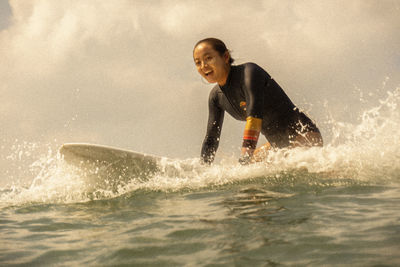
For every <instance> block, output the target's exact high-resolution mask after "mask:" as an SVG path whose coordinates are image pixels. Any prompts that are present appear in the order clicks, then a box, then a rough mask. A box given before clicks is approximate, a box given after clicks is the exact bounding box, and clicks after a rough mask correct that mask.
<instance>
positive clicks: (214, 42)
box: [193, 38, 235, 65]
mask: <svg viewBox="0 0 400 267" xmlns="http://www.w3.org/2000/svg"><path fill="white" fill-rule="evenodd" d="M201 43H208V44H210V45H211V46H212V48H213V49H214V50H215V51H217V52H218V53H219V54H220V56H223V55H224V54H225V52H228V53H229V64H230V65H232V63H233V62H234V61H235V60H234V59H233V58H232V57H231V51H229V50H228V48H226V45H225V44H224V42H222V41H221V40H220V39H217V38H206V39H203V40H200V41H198V42H197V43H196V45H195V46H194V48H196V47H197V46H198V45H199V44H201ZM193 50H194V49H193Z"/></svg>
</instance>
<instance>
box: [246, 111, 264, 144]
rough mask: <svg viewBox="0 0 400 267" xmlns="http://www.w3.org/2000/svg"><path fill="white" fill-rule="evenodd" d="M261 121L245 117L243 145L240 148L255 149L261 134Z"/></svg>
mask: <svg viewBox="0 0 400 267" xmlns="http://www.w3.org/2000/svg"><path fill="white" fill-rule="evenodd" d="M261 124H262V119H259V118H254V117H251V116H249V117H247V118H246V126H245V128H244V133H243V145H242V147H246V148H251V149H255V148H256V146H257V141H258V137H259V136H260V132H261Z"/></svg>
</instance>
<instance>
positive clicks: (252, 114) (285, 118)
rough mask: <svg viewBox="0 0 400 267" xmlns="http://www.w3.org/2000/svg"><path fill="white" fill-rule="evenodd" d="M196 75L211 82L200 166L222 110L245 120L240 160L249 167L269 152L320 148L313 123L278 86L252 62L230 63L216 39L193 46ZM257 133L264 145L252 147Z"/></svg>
mask: <svg viewBox="0 0 400 267" xmlns="http://www.w3.org/2000/svg"><path fill="white" fill-rule="evenodd" d="M193 59H194V63H195V65H196V68H197V71H198V72H199V73H200V75H201V76H202V77H204V78H205V79H206V80H207V81H208V82H209V83H217V84H216V85H215V86H214V88H213V89H212V90H211V92H210V96H209V101H208V108H209V117H208V124H207V132H206V136H205V139H204V142H203V145H202V149H201V159H202V162H204V163H208V164H211V163H212V162H213V161H214V157H215V153H216V151H217V148H218V144H219V138H220V135H221V129H222V123H223V120H224V113H225V111H226V112H228V113H229V114H230V115H231V116H232V117H233V118H235V119H237V120H241V121H246V125H245V129H244V134H243V143H242V149H241V156H240V159H239V162H240V163H242V164H247V163H250V162H252V161H257V160H260V159H261V158H262V154H264V153H266V151H267V150H268V149H270V148H285V147H289V148H290V147H297V146H309V147H310V146H322V144H323V141H322V136H321V133H320V131H319V129H318V128H317V126H316V125H315V123H314V122H313V121H312V120H311V119H310V118H309V117H307V116H306V115H305V114H304V113H303V112H301V111H300V110H299V109H298V108H297V107H296V106H295V105H294V104H293V103H292V101H291V100H290V99H289V97H288V96H287V95H286V93H285V92H284V91H283V89H282V88H281V87H280V86H279V85H278V83H277V82H276V81H275V80H274V79H272V78H271V76H270V75H269V74H268V73H267V72H266V71H265V70H264V69H262V68H261V67H259V66H258V65H256V64H254V63H245V64H241V65H232V63H233V61H234V59H233V58H232V57H231V55H230V52H229V50H228V49H227V48H226V46H225V44H224V43H223V42H222V41H221V40H219V39H216V38H207V39H203V40H200V41H199V42H197V44H196V45H195V46H194V49H193ZM260 132H261V133H262V134H263V135H264V136H265V137H266V138H267V140H268V142H267V143H266V144H265V145H263V146H262V147H260V148H258V149H256V146H257V142H258V138H259V135H260Z"/></svg>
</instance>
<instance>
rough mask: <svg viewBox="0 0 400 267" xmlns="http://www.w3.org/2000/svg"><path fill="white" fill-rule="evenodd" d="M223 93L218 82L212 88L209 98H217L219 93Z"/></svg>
mask: <svg viewBox="0 0 400 267" xmlns="http://www.w3.org/2000/svg"><path fill="white" fill-rule="evenodd" d="M220 93H222V90H221V88H220V87H219V85H218V84H216V85H215V86H214V87H213V89H211V91H210V96H209V100H210V101H212V100H215V99H216V98H217V97H218V94H220Z"/></svg>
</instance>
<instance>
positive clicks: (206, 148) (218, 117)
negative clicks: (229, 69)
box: [201, 88, 224, 164]
mask: <svg viewBox="0 0 400 267" xmlns="http://www.w3.org/2000/svg"><path fill="white" fill-rule="evenodd" d="M217 100H218V99H217V91H216V88H215V89H213V90H212V91H211V93H210V98H209V100H208V112H209V113H208V124H207V133H206V137H205V138H204V141H203V146H202V149H201V160H202V162H203V163H207V164H211V163H212V162H213V161H214V157H215V153H216V152H217V149H218V145H219V138H220V136H221V129H222V123H223V121H224V110H222V109H221V108H220V107H219V105H218V102H217Z"/></svg>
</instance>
